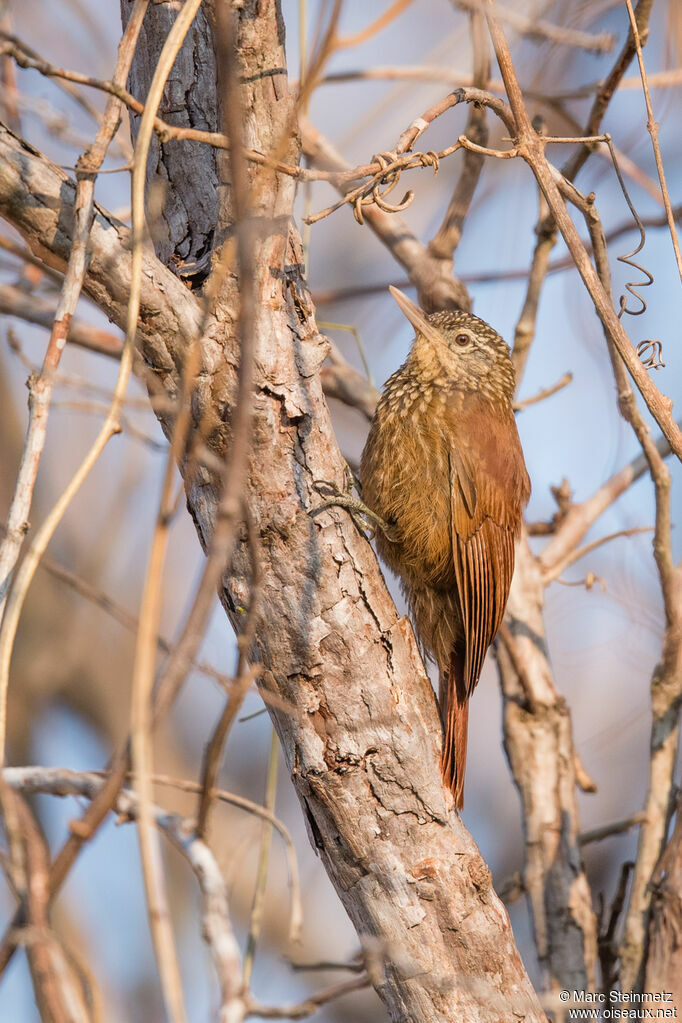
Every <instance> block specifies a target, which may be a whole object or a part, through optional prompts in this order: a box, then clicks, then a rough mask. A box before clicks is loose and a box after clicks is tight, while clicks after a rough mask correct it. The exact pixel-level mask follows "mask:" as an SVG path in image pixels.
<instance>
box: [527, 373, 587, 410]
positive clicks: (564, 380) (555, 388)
mask: <svg viewBox="0 0 682 1023" xmlns="http://www.w3.org/2000/svg"><path fill="white" fill-rule="evenodd" d="M572 380H573V374H572V373H564V375H563V376H562V377H560V379H559V380H557V382H556V383H555V384H551V385H550V386H549V387H543V388H542V390H540V391H538V393H537V394H533V395H531V397H530V398H524V399H523V401H515V402H514V411H515V412H522V411H523V409H525V408H530V406H531V405H537V403H538V402H539V401H544V400H545V398H551V397H552V395H553V394H557V393H558V392H559V391H563V389H564V387H568V385H569V384H570V383H571V381H572Z"/></svg>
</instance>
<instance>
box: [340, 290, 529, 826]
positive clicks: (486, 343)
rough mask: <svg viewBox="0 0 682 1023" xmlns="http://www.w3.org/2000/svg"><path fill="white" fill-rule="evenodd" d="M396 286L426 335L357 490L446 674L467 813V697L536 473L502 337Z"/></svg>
mask: <svg viewBox="0 0 682 1023" xmlns="http://www.w3.org/2000/svg"><path fill="white" fill-rule="evenodd" d="M390 291H391V294H392V296H393V298H394V299H395V301H396V302H397V304H398V306H399V308H400V309H401V311H402V312H403V313H404V314H405V316H406V317H407V319H408V320H409V321H410V323H411V324H412V326H413V327H414V330H415V338H414V341H413V343H412V347H411V349H410V352H409V355H408V357H407V359H406V360H405V362H404V363H403V365H402V366H401V367H400V369H398V370H397V371H396V372H395V373H394V374H393V375H392V376H391V377H390V378H389V379H388V381H387V382H386V385H385V388H384V391H383V393H382V396H381V398H380V399H379V402H378V404H377V407H376V411H375V413H374V417H373V419H372V422H371V425H370V429H369V434H368V437H367V441H366V443H365V447H364V450H363V453H362V458H361V463H360V475H359V482H360V488H361V493H362V503H363V504H364V505H366V506H367V508H368V509H369V510H370V511H371V512H372V513H373V519H374V521H378V522H381V523H382V524H383V526H384V528H383V529H378V530H377V531H376V543H377V550H378V553H379V556H380V557H381V558H382V560H383V561H384V562H385V564H386V565H387V566H388V567H389V568H390V569H391V570H392V571H393V572H394V573H395V574H396V575H398V576H399V578H400V580H401V584H402V589H403V592H404V594H405V597H406V600H407V604H408V609H409V611H410V614H411V618H412V622H413V626H414V629H415V633H416V637H417V641H418V643H419V646H420V648H421V651H422V654H424V655H426V656H427V657H429V658H430V659H431V660H432V661H434V662H435V664H436V666H437V668H438V672H439V689H438V699H439V704H440V708H441V714H442V719H443V726H444V740H443V753H442V761H441V767H442V774H443V780H444V782H445V784H446V785H447V786H448V787H449V788H450V790H451V792H452V794H453V796H454V802H455V806H456V807H457V808H458V809H462V808H463V806H464V773H465V765H466V748H467V733H468V717H469V699H470V697H471V695H472V693H473V691H474V688H475V687H476V684H477V682H478V680H479V676H480V674H481V670H482V667H483V661H484V659H485V655H486V652H487V650H488V647H489V646H490V644H491V643H492V641H493V639H494V638H495V634H496V633H497V631H498V629H499V627H500V625H501V623H502V618H503V615H504V610H505V606H506V603H507V598H508V596H509V589H510V586H511V580H512V574H513V571H514V549H515V542H516V540H517V538H518V537H519V534H520V528H521V520H522V515H523V509H524V507H525V505H526V503H527V501H528V498H529V496H530V479H529V476H528V472H527V470H526V464H525V461H524V457H523V450H522V448H521V441H520V439H519V434H518V430H517V428H516V421H515V418H514V409H513V395H514V388H515V373H514V367H513V365H512V361H511V357H510V351H509V348H508V346H507V344H506V343H505V341H504V340H503V339H502V337H500V335H499V334H498V333H497V332H496V331H495V330H493V328H492V327H491V326H489V325H488V324H487V323H486V322H485V321H484V320H481V319H479V318H478V317H477V316H474V315H473V314H471V313H468V312H464V311H461V310H444V311H440V312H435V313H430V314H428V315H427V314H426V313H424V312H423V310H422V309H420V307H419V306H418V305H416V304H415V303H414V302H412V301H411V300H410V299H409V298H408V297H407V295H404V294H403V293H402V292H401V291H399V290H398V289H397V288H393V287H391V288H390Z"/></svg>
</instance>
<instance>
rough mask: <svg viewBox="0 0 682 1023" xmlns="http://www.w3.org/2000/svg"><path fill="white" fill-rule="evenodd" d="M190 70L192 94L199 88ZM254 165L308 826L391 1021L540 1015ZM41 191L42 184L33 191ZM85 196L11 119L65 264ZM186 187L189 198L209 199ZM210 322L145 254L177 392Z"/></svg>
mask: <svg viewBox="0 0 682 1023" xmlns="http://www.w3.org/2000/svg"><path fill="white" fill-rule="evenodd" d="M154 6H158V7H163V6H168V7H170V8H171V9H172V8H173V6H174V5H172V4H169V5H163V4H158V5H154ZM238 14H239V47H240V53H241V57H242V61H243V64H244V72H245V85H244V89H243V104H244V107H245V126H246V138H245V143H246V145H247V146H250V147H252V148H255V149H259V150H261V151H265V152H267V151H268V150H270V149H271V148H272V145H273V140H276V139H278V138H281V137H284V138H285V140H286V142H285V145H284V147H283V148H284V150H285V153H284V154H283V155H284V158H285V159H287V160H289V161H292V160H295V159H296V158H297V149H298V144H297V140H296V139H295V138H294V137H293V133H291V131H290V127H291V123H292V121H291V115H292V98H291V97H290V96H289V95H288V91H287V85H286V77H285V75H284V72H283V71H282V69H283V68H284V50H283V42H284V39H283V26H282V23H281V19H280V16H279V11H278V7H277V5H276V4H275V3H274V2H268V3H259V4H256V3H255V2H246V3H244V4H243V5H242V6H241V7H240V9H239V12H238ZM196 38H197V37H196V36H195V42H196ZM188 45H190V46H191V45H192V43H191V42H190V43H189V44H188ZM152 52H156V50H153V51H152V50H148V51H146V56H145V51H143V52H142V53H141V54H140V55H139V58H138V63H137V66H136V70H135V72H134V74H135V76H136V78H135V80H136V82H137V83H138V88H139V90H140V95H142V94H143V93H144V89H145V83H146V82H148V81H149V78H150V77H151V74H152V70H153V67H152V65H151V63H146V61H150V60H151V59H152V57H151V54H152ZM186 84H187V89H188V90H189V91H191V88H192V87H193V83H192V82H188V83H186ZM214 88H215V86H214ZM197 103H199V100H197ZM250 173H251V175H252V186H253V196H254V200H255V203H256V211H255V212H256V214H257V215H259V216H260V217H261V222H262V231H261V234H260V236H259V241H258V252H257V263H258V281H257V286H258V307H259V314H258V340H257V358H256V389H255V394H254V399H253V416H254V420H253V430H252V444H253V457H252V462H251V472H250V478H249V480H248V486H247V498H248V501H249V505H250V508H251V514H252V517H253V520H254V522H255V523H256V527H257V530H258V533H259V536H260V543H261V546H262V550H263V564H262V573H263V580H262V590H263V596H262V607H263V608H264V611H263V617H262V619H261V621H260V623H259V629H258V650H259V655H260V657H261V658H262V661H263V664H264V669H265V670H264V673H263V684H264V685H265V686H267V687H268V688H269V689H271V690H273V691H276V692H278V693H280V694H281V695H282V696H283V697H285V698H286V699H287V700H288V701H290V702H291V703H293V704H294V706H295V707H296V713H294V714H291V715H287V714H284V713H282V712H275V713H273V717H274V720H275V724H276V726H277V729H278V732H279V735H280V738H281V740H282V745H283V749H284V752H285V755H286V758H287V761H288V764H289V766H290V769H291V774H292V778H293V781H294V785H295V787H296V791H297V793H298V795H299V798H300V801H301V805H302V807H303V810H304V812H305V814H306V818H307V820H308V823H309V831H310V836H311V840H312V841H313V843H314V844H315V846H316V848H317V849H318V851H319V854H320V856H321V857H322V859H323V861H324V863H325V865H326V868H327V870H328V872H329V875H330V877H331V878H332V881H333V882H334V884H335V886H336V889H337V891H338V892H339V895H340V897H341V899H342V901H343V903H344V905H345V907H346V909H347V911H348V913H349V915H350V917H351V918H352V920H353V922H354V923H355V925H356V927H357V929H358V932H359V934H360V935H361V936H367V937H368V938H371V939H375V940H376V941H378V942H379V943H380V945H381V947H382V948H383V949H384V950H385V954H386V959H387V967H386V973H385V978H384V980H383V982H382V983H381V984H380V985H379V993H380V995H381V997H382V998H383V1000H384V1001H385V1003H386V1005H387V1006H388V1009H389V1012H390V1014H391V1016H392V1018H393V1019H394V1020H401V1021H404V1020H414V1021H422V1020H423V1021H426V1020H428V1021H435V1020H443V1019H447V1020H466V1021H467V1023H478V1021H481V1023H482V1021H492V1020H499V1021H510V1023H511V1021H517V1020H520V1019H525V1020H527V1021H536V1020H543V1019H544V1018H545V1017H544V1014H543V1012H542V1010H541V1008H540V1006H539V1004H538V1002H537V999H536V996H535V994H534V992H533V990H532V987H531V985H530V983H529V981H528V978H527V976H526V974H525V971H524V968H523V965H522V963H521V960H520V957H519V954H518V951H517V949H516V947H515V945H514V941H513V936H512V933H511V928H510V925H509V919H508V917H507V913H506V911H505V909H504V907H503V905H502V904H501V902H500V901H499V899H498V898H497V896H496V895H495V893H494V892H493V890H492V887H491V878H490V872H489V870H488V868H487V867H486V865H485V863H484V862H483V860H482V859H481V857H480V854H479V852H478V850H477V848H476V846H475V844H474V842H473V840H472V838H471V837H470V835H469V834H468V833H467V831H466V829H465V828H464V827H463V825H462V823H461V821H460V820H459V817H458V816H457V814H456V813H455V812H454V810H453V808H452V801H451V797H450V796H449V794H448V793H447V792H446V791H445V790H444V789H443V787H442V784H441V780H440V768H439V754H440V744H441V727H440V722H439V717H438V711H437V707H436V701H435V697H434V694H433V691H432V689H431V686H430V684H429V682H428V679H427V677H426V675H425V673H424V669H423V666H422V664H421V661H420V658H419V654H418V651H417V648H416V643H415V641H414V637H413V634H412V630H411V627H410V625H409V622H408V621H407V620H406V619H404V618H399V617H398V615H397V613H396V610H395V607H394V605H393V603H392V601H391V599H390V596H389V594H388V592H387V590H386V588H385V585H384V582H383V579H382V576H381V573H380V571H379V568H378V566H377V563H376V559H375V557H374V555H373V553H372V550H371V548H370V546H369V544H368V543H367V541H366V540H365V538H364V537H363V536H362V535H361V534H360V533H359V532H358V531H357V530H356V528H355V527H354V525H353V523H352V522H351V520H350V519H349V518H348V517H347V515H346V514H345V513H344V512H342V511H340V510H333V511H327V512H325V513H323V514H321V515H318V516H313V515H311V514H310V512H311V509H312V508H313V507H314V506H315V505H317V504H318V503H319V500H320V499H319V497H318V495H317V493H316V492H315V490H314V489H313V487H312V484H313V483H314V481H316V480H335V481H336V482H337V483H338V484H341V483H342V480H343V460H342V458H341V456H340V453H339V450H338V447H337V444H336V441H335V439H334V435H333V430H332V426H331V422H330V419H329V412H328V409H327V406H326V403H325V400H324V397H323V394H322V389H321V385H320V377H319V367H320V363H321V361H322V359H323V358H324V355H325V352H326V347H325V343H324V342H323V340H322V338H321V337H320V335H319V334H318V332H317V329H316V326H315V322H314V318H313V309H312V305H311V303H310V298H309V295H308V292H307V289H306V286H305V282H304V280H303V278H302V271H303V267H302V256H301V250H300V242H299V238H298V234H297V232H296V230H295V228H294V227H293V224H292V221H291V210H292V204H293V197H294V184H293V182H292V181H291V180H290V179H288V178H286V177H282V176H280V177H278V178H277V179H274V178H273V177H272V175H271V174H270V172H269V171H267V170H265V169H262V168H259V167H252V168H251V171H250ZM184 177H185V180H186V175H185V176H184ZM174 185H177V187H178V188H180V184H179V183H178V182H174ZM29 193H31V194H33V195H34V196H35V197H36V198H31V199H30V202H29V201H28V199H29ZM73 194H74V193H73V188H72V186H70V185H69V184H68V183H67V182H66V180H65V178H64V176H63V175H62V174H61V172H59V171H58V170H57V169H56V168H54V167H53V166H52V165H50V164H49V163H48V161H46V160H45V159H44V158H40V156H39V155H38V154H36V153H35V151H32V150H30V149H28V148H27V147H26V146H22V144H21V143H19V142H17V140H16V139H15V138H14V137H13V136H12V135H11V133H9V132H7V131H2V132H1V133H0V212H2V214H3V215H4V216H6V217H7V218H8V219H9V220H10V221H11V222H12V223H14V224H15V225H16V226H17V227H18V228H19V230H20V231H21V232H22V234H23V235H24V236H25V237H26V239H27V241H28V242H29V244H30V245H31V247H32V249H33V250H34V251H40V252H41V253H42V254H43V255H45V254H46V252H47V251H48V250H49V251H50V253H51V254H50V255H49V261H50V262H51V263H52V264H53V265H55V264H58V263H60V262H61V261H63V260H64V258H65V256H66V254H67V252H68V231H69V225H70V221H71V211H70V206H69V204H70V203H71V202H72V200H73ZM183 201H184V202H185V203H186V208H187V209H190V210H191V204H192V201H193V200H192V199H191V198H187V199H186V200H183ZM126 243H127V232H126V230H125V229H124V228H122V227H121V226H120V225H117V224H115V223H114V222H113V221H112V220H111V218H108V217H107V215H106V214H105V213H104V212H103V211H101V210H100V211H98V215H97V218H96V222H95V228H94V230H93V238H92V246H93V253H92V265H91V272H90V276H89V278H88V282H87V288H88V291H89V293H90V294H91V295H92V296H93V297H95V298H96V299H97V301H98V302H99V304H100V305H101V307H102V308H103V309H104V310H105V311H106V312H108V314H109V315H110V316H111V317H112V318H113V319H114V320H115V321H116V322H118V323H119V324H121V323H123V321H124V317H125V299H126V292H127V287H126V285H127V280H128V276H127V275H128V274H129V255H128V251H127V248H126ZM170 258H172V257H170ZM226 290H227V296H226V303H225V305H222V306H219V307H218V308H217V309H216V315H215V319H214V320H213V321H212V322H211V324H210V325H209V330H208V333H207V335H206V336H205V338H204V340H203V343H202V349H203V364H202V371H201V374H200V378H199V383H198V388H197V395H196V397H195V402H194V405H193V411H194V414H195V419H196V421H197V422H198V421H199V420H200V419H202V417H203V418H204V419H205V418H206V417H209V420H210V422H209V425H210V441H211V444H212V446H213V447H214V448H215V449H216V450H220V449H221V447H222V446H223V445H224V443H225V442H226V440H227V439H228V435H229V408H230V396H231V394H232V393H233V389H234V363H235V361H236V355H235V353H236V347H237V346H236V341H235V338H234V335H233V320H234V310H233V307H232V304H231V297H230V296H231V293H232V292H233V290H234V287H233V285H232V286H230V287H228V288H227V289H226ZM199 318H200V307H199V303H198V302H197V301H196V299H195V298H194V296H193V295H192V294H191V293H189V292H188V291H187V290H186V289H185V288H184V287H183V285H182V284H181V283H180V282H179V281H178V280H177V278H176V277H174V276H173V275H172V273H170V271H168V270H167V269H166V268H165V267H163V266H162V265H161V264H160V263H159V262H157V261H155V260H153V259H152V258H151V257H147V258H146V259H145V268H144V272H143V296H142V323H141V330H140V334H141V339H140V340H141V346H142V351H143V353H144V358H145V361H146V362H147V363H148V365H150V366H151V367H153V369H154V371H155V372H156V373H157V375H158V378H159V380H160V382H161V383H162V385H163V386H164V387H165V389H166V390H167V391H168V392H169V393H170V394H174V393H175V391H176V388H177V381H178V367H179V365H180V364H181V362H182V355H183V351H184V349H185V346H186V342H187V338H188V336H189V334H191V332H192V331H193V330H196V328H197V324H198V322H199ZM164 425H165V428H166V429H167V428H168V423H165V424H164ZM181 468H184V467H181ZM186 483H187V494H188V505H189V508H190V511H191V514H192V516H193V518H194V520H195V522H196V525H197V529H198V531H199V534H200V537H201V538H202V541H203V542H204V543H205V542H206V539H207V538H208V537H209V536H210V533H211V530H212V527H213V519H214V514H215V508H216V500H217V492H216V485H215V482H214V481H213V480H212V478H211V477H210V475H209V474H208V472H206V471H204V473H203V476H202V477H201V478H197V477H194V478H192V479H188V480H186ZM248 578H249V566H248V556H247V553H246V551H245V550H244V549H240V550H239V551H238V553H237V556H236V558H235V562H234V566H233V573H232V575H231V576H230V578H229V579H227V580H226V588H225V590H224V592H223V594H222V599H223V603H224V604H225V606H226V608H227V609H228V610H229V611H230V613H231V615H232V617H235V614H236V612H235V608H236V607H239V606H246V605H247V601H248ZM237 617H238V616H237Z"/></svg>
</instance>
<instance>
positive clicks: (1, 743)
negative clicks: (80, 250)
mask: <svg viewBox="0 0 682 1023" xmlns="http://www.w3.org/2000/svg"><path fill="white" fill-rule="evenodd" d="M159 99H160V96H159ZM152 109H153V107H152V106H150V112H151V110H152ZM138 144H140V143H139V139H138ZM140 151H141V150H140ZM143 162H144V167H146V151H145V152H144V161H143ZM144 167H143V169H142V174H143V175H144ZM138 177H139V175H138ZM133 178H135V174H133ZM140 187H141V189H142V196H143V192H144V177H143V178H142V179H141V186H140ZM142 202H143V197H142ZM139 215H140V214H138V218H139ZM141 217H142V218H144V211H143V210H141ZM142 228H143V220H142V221H139V223H138V225H137V228H135V226H134V229H133V237H134V242H133V247H132V253H131V255H132V270H133V272H132V279H131V289H130V301H129V306H128V327H127V330H126V340H125V344H124V347H123V352H122V355H121V363H120V367H119V372H118V378H117V381H116V387H115V389H114V393H113V397H112V402H111V406H110V408H109V412H108V414H107V416H106V418H105V420H104V423H103V424H102V426H101V428H100V431H99V433H98V435H97V437H96V438H95V441H94V442H93V444H92V446H91V448H90V450H89V451H88V453H87V455H86V456H85V458H84V459H83V461H82V462H81V465H80V466H79V468H78V469H77V471H76V473H75V474H74V476H73V477H72V478H71V480H70V481H69V483H68V484H67V486H66V487H65V489H64V490H63V492H62V494H61V496H60V498H59V499H58V501H57V502H56V504H55V505H54V506H53V508H52V510H51V512H50V513H49V515H48V516H47V518H46V519H45V521H44V523H43V525H42V526H41V528H40V529H39V530H38V532H37V533H36V536H35V538H34V540H33V543H32V544H31V547H30V548H29V550H28V551H27V553H26V556H25V558H24V560H23V562H22V563H21V566H20V568H19V571H18V573H17V575H16V579H15V583H14V586H13V587H12V590H11V593H10V595H9V599H8V601H7V604H6V607H5V615H4V617H3V620H2V628H1V629H0V763H2V762H4V754H5V736H6V730H7V688H8V685H9V669H10V661H11V657H12V649H13V646H14V639H15V636H16V631H17V627H18V624H19V617H20V615H21V609H22V607H23V604H24V600H25V598H26V594H27V592H28V588H29V586H30V584H31V580H32V579H33V576H34V574H35V571H36V568H37V566H38V563H39V561H40V558H41V557H42V555H43V553H44V552H45V549H46V547H47V545H48V543H49V542H50V539H51V538H52V535H53V533H54V531H55V530H56V528H57V526H58V525H59V523H60V521H61V519H62V517H63V515H64V513H65V512H66V509H67V508H68V507H69V505H70V504H71V501H72V500H73V498H74V496H75V495H76V493H77V492H78V490H79V489H80V487H81V484H82V483H83V481H84V480H85V479H86V477H87V476H88V474H89V473H90V470H91V469H92V467H93V466H94V465H95V463H96V462H97V460H98V459H99V456H100V455H101V453H102V451H103V450H104V448H105V447H106V445H107V444H108V442H109V440H110V439H111V438H112V437H113V436H115V435H116V434H117V433H118V432H119V431H120V423H119V418H120V414H121V409H122V406H123V401H124V399H125V392H126V389H127V386H128V381H129V379H130V374H131V371H132V364H133V346H134V341H135V332H136V328H137V314H138V310H139V299H140V280H139V277H140V269H141V264H142ZM59 336H61V333H60V334H59ZM59 336H58V338H57V341H59ZM64 336H65V333H64ZM57 350H58V348H57Z"/></svg>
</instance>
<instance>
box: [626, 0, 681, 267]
mask: <svg viewBox="0 0 682 1023" xmlns="http://www.w3.org/2000/svg"><path fill="white" fill-rule="evenodd" d="M625 6H626V7H627V9H628V16H629V18H630V31H631V32H632V35H633V38H634V41H635V48H636V50H637V61H638V63H639V73H640V75H641V76H642V91H643V92H644V101H645V103H646V112H647V125H646V126H647V131H648V132H649V135H650V136H651V145H652V146H653V150H654V157H655V159H656V170H657V171H658V180H659V181H660V183H661V194H662V196H663V204H664V206H665V213H666V216H667V218H668V228H669V230H670V238H671V240H672V243H673V249H674V251H675V260H676V262H677V271H678V273H679V275H680V280H681V281H682V253H680V243H679V241H678V238H677V230H676V228H675V218H674V216H673V208H672V203H671V202H670V193H669V192H668V186H667V184H666V180H665V171H664V170H663V158H662V156H661V147H660V144H659V141H658V124H657V123H656V120H655V118H654V111H653V107H652V106H651V95H650V93H649V85H648V83H647V76H646V69H645V67H644V56H643V54H642V42H641V39H640V37H639V28H638V27H637V20H636V18H635V12H634V11H633V9H632V0H625Z"/></svg>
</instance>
